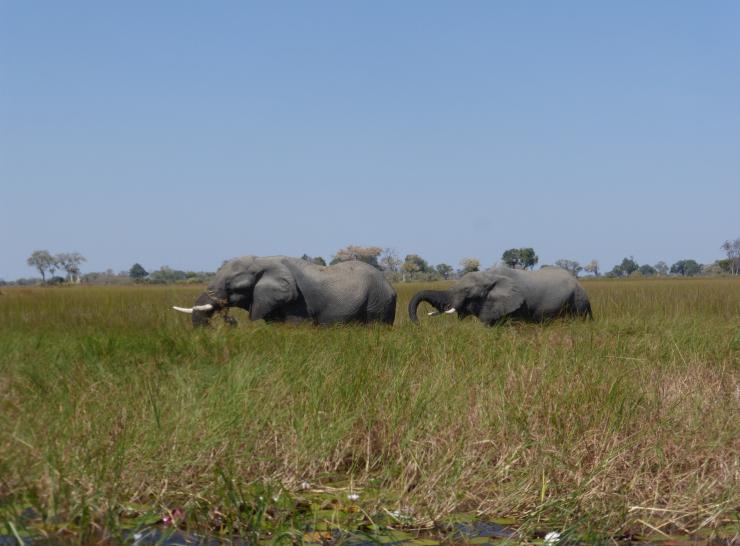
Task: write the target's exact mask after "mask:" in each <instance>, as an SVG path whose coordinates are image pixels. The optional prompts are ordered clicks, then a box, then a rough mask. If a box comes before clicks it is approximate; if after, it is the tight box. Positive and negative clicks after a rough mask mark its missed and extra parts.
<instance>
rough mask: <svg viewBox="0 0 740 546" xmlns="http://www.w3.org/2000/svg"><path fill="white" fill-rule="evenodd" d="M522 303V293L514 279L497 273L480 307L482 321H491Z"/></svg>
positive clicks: (515, 309)
mask: <svg viewBox="0 0 740 546" xmlns="http://www.w3.org/2000/svg"><path fill="white" fill-rule="evenodd" d="M522 305H524V294H523V293H522V291H521V290H520V288H519V286H518V285H517V284H516V282H514V280H512V279H510V278H509V277H505V276H503V275H497V276H496V278H495V281H494V283H493V285H492V287H491V289H490V290H489V292H488V296H487V297H486V301H485V303H484V304H483V308H482V309H481V313H480V318H481V320H482V321H483V322H487V323H492V322H496V321H497V320H499V319H501V318H503V317H505V316H508V315H511V314H513V313H515V312H516V311H517V310H518V309H519V308H520V307H522Z"/></svg>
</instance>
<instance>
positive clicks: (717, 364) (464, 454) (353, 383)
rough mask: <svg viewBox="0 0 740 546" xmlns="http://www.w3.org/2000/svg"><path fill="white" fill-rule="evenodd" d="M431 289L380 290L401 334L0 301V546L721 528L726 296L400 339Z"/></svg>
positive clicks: (729, 440)
mask: <svg viewBox="0 0 740 546" xmlns="http://www.w3.org/2000/svg"><path fill="white" fill-rule="evenodd" d="M428 286H429V285H419V284H416V285H412V284H408V285H400V286H397V287H396V288H397V290H398V292H399V308H398V312H397V318H396V325H395V327H394V328H387V327H379V326H374V327H362V326H343V327H328V328H315V327H311V326H290V325H267V324H264V323H262V322H257V323H249V322H248V321H247V317H246V315H239V314H237V313H235V316H236V317H237V318H238V319H240V322H239V325H238V326H237V327H236V328H228V327H226V326H225V325H222V324H221V323H220V321H219V322H218V324H217V326H216V327H215V328H212V329H209V330H205V331H194V330H193V329H192V328H191V327H190V324H189V322H188V318H187V317H185V316H183V315H180V314H177V313H175V312H173V311H171V310H170V306H171V305H173V304H179V305H183V304H188V305H189V304H192V301H193V300H194V297H195V295H196V294H197V293H198V292H199V290H200V288H199V287H112V288H102V287H101V288H95V287H71V288H32V289H27V288H3V289H2V294H1V295H0V355H2V356H0V526H2V524H3V521H4V522H5V527H4V528H0V534H2V533H6V534H11V533H16V532H17V533H19V534H23V533H24V532H28V531H29V530H31V529H33V530H34V532H37V531H38V530H39V529H41V530H42V531H43V532H47V533H52V534H55V533H67V534H68V535H69V536H73V537H78V538H79V540H84V537H85V536H91V535H90V533H93V532H100V530H101V529H106V530H108V531H110V532H112V533H114V534H115V533H116V532H119V530H120V529H121V528H124V527H125V526H126V525H130V524H132V522H133V524H136V525H141V524H144V523H153V522H155V521H157V519H161V517H162V514H165V515H166V514H168V513H169V514H170V515H172V516H173V517H175V519H177V520H178V522H179V523H180V524H181V525H185V526H188V527H190V528H195V529H200V530H204V531H210V532H213V533H219V532H220V533H231V532H234V531H236V532H239V533H242V534H245V533H247V534H248V533H252V535H251V536H253V537H256V538H265V537H267V536H272V537H275V536H276V535H275V533H276V532H277V531H279V530H280V529H284V530H289V529H292V528H296V527H300V526H303V525H305V524H306V523H307V522H308V523H309V524H310V523H311V522H312V521H313V523H314V524H315V525H314V527H315V528H317V529H320V528H322V527H321V525H318V524H319V523H321V524H322V525H324V526H326V525H329V524H326V521H327V520H331V518H337V519H336V520H335V522H336V523H337V524H341V525H363V524H367V522H368V521H369V520H372V521H375V522H378V521H381V520H382V521H385V522H386V523H388V524H395V525H406V526H418V527H424V526H430V525H432V524H433V522H440V521H449V520H450V519H454V517H463V516H465V517H470V515H471V514H472V515H475V516H478V517H480V518H482V519H490V518H496V517H506V518H513V519H514V520H515V521H516V522H517V525H518V526H519V527H520V529H521V533H522V534H521V536H522V537H526V536H530V537H531V536H532V534H531V533H532V531H533V530H535V529H550V530H552V529H555V530H572V531H575V532H577V533H578V534H579V535H580V536H582V537H605V536H618V535H623V534H625V533H631V532H639V533H645V534H656V533H657V534H658V535H659V534H660V533H667V534H674V533H690V532H695V531H697V530H711V529H717V528H722V527H724V526H727V525H728V524H732V523H733V522H735V523H736V522H737V511H738V506H739V505H740V496H739V495H738V492H737V488H738V477H739V476H738V473H739V465H740V462H739V458H738V448H739V447H740V443H739V442H740V440H739V438H740V418H739V416H740V412H739V410H740V373H739V372H740V367H739V359H740V358H739V357H740V280H737V279H708V280H644V281H637V280H635V281H633V280H628V281H608V280H603V281H602V280H596V281H586V282H584V286H585V287H586V289H587V291H588V293H589V295H590V297H591V301H592V304H593V310H594V316H595V317H596V320H594V321H593V322H588V321H587V322H583V321H580V320H578V321H567V320H566V321H559V322H554V323H552V324H548V325H534V324H521V323H511V324H505V325H502V326H499V327H495V328H487V327H484V326H483V325H481V324H480V323H479V322H478V321H476V320H475V319H469V320H466V321H458V320H457V319H455V318H452V317H447V316H445V317H438V318H429V319H427V320H423V319H422V324H421V325H420V326H419V327H414V326H413V325H412V324H410V323H409V322H408V317H407V314H406V305H407V302H408V300H409V299H410V297H411V295H412V294H413V293H414V292H415V291H416V290H418V289H421V288H424V287H428ZM436 286H440V284H436ZM355 494H356V495H359V499H354V495H355ZM29 508H32V509H31V510H29ZM330 514H334V515H330ZM377 514H385V516H383V517H381V516H377ZM340 515H341V517H343V518H345V519H341V518H340ZM456 515H457V516H456ZM383 518H385V519H383ZM270 532H271V533H273V534H272V535H269V534H268V533H270Z"/></svg>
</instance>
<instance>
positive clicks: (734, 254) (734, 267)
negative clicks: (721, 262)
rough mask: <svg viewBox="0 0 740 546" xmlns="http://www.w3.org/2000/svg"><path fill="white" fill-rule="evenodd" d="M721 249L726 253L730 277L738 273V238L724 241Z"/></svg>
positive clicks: (739, 270)
mask: <svg viewBox="0 0 740 546" xmlns="http://www.w3.org/2000/svg"><path fill="white" fill-rule="evenodd" d="M721 248H722V250H724V251H725V252H726V253H727V259H728V260H729V261H730V273H731V274H732V275H737V274H738V273H740V238H737V239H735V240H734V241H725V242H724V243H722V247H721Z"/></svg>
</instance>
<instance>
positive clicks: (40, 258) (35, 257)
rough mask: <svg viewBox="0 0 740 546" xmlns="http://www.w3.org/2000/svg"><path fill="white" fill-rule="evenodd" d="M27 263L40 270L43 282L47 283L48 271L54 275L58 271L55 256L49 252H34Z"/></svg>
mask: <svg viewBox="0 0 740 546" xmlns="http://www.w3.org/2000/svg"><path fill="white" fill-rule="evenodd" d="M26 263H27V264H28V265H30V266H31V267H35V268H36V269H38V270H39V273H41V280H43V281H44V282H46V271H47V270H48V271H51V272H52V274H53V272H54V270H55V269H56V266H55V263H54V256H52V255H51V254H49V251H48V250H34V251H33V252H32V253H31V255H30V256H29V257H28V259H27V260H26Z"/></svg>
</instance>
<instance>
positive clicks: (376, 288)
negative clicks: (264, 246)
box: [174, 256, 396, 326]
mask: <svg viewBox="0 0 740 546" xmlns="http://www.w3.org/2000/svg"><path fill="white" fill-rule="evenodd" d="M230 307H239V308H241V309H245V310H247V311H248V312H249V318H250V319H251V320H259V319H265V320H267V321H300V320H311V321H313V322H314V323H315V324H332V323H346V322H384V323H386V324H393V320H394V318H395V315H396V291H395V290H394V289H393V287H392V286H391V285H390V284H389V283H388V281H387V280H386V279H385V277H384V276H383V274H382V273H381V272H380V271H378V270H377V269H375V268H374V267H372V266H371V265H368V264H366V263H363V262H359V261H350V262H340V263H338V264H335V265H330V266H327V267H324V266H319V265H315V264H312V263H309V262H307V261H305V260H301V259H299V258H288V257H286V256H270V257H264V258H260V257H256V256H244V257H241V258H235V259H233V260H230V261H228V262H226V263H225V264H224V265H223V266H222V267H221V268H220V269H219V270H218V272H217V273H216V279H215V280H214V281H213V283H211V284H210V286H209V287H208V289H207V290H206V291H205V292H204V293H203V294H201V295H200V296H199V297H198V299H197V300H196V301H195V305H194V306H193V307H190V308H182V307H175V308H174V309H175V310H177V311H182V312H184V313H190V314H192V321H193V325H194V326H203V325H207V324H208V323H209V321H210V319H211V317H212V316H213V315H214V313H216V312H218V311H224V310H227V309H228V308H230Z"/></svg>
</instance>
